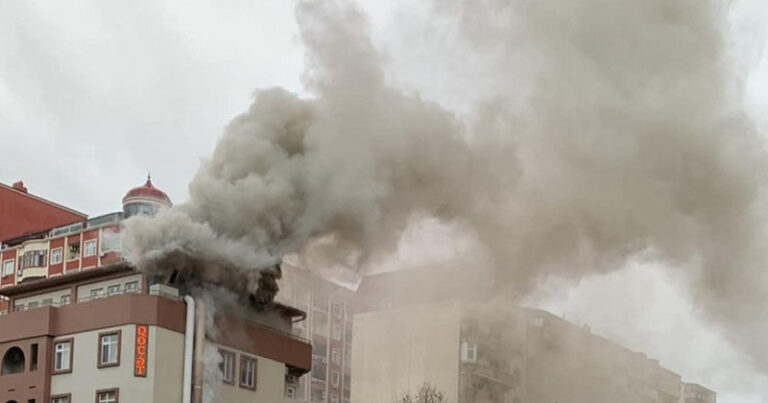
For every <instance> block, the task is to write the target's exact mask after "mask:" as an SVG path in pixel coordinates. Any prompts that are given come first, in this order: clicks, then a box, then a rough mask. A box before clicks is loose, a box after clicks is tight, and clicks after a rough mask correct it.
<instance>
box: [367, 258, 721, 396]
mask: <svg viewBox="0 0 768 403" xmlns="http://www.w3.org/2000/svg"><path fill="white" fill-rule="evenodd" d="M468 270H472V266H469V265H466V266H463V267H462V265H461V264H459V265H454V266H448V267H439V266H436V267H429V268H424V269H419V270H415V271H413V272H410V271H401V272H394V273H385V274H381V275H376V276H371V277H367V278H365V279H364V280H363V283H362V284H361V286H360V288H359V291H358V297H357V299H356V301H355V305H354V307H355V309H356V313H355V315H354V321H353V324H354V326H353V334H354V340H353V343H352V372H353V373H354V377H353V378H352V401H353V402H366V403H390V402H395V401H397V399H398V398H400V397H402V396H403V395H404V394H406V393H411V394H413V393H415V391H416V389H417V388H418V387H419V386H421V385H422V384H423V383H424V382H427V383H430V384H432V385H434V386H435V387H436V388H437V389H438V390H439V391H441V392H443V393H444V394H445V397H446V398H447V401H450V402H456V403H522V402H525V403H552V402H575V403H603V402H605V403H609V402H610V403H614V402H622V403H652V402H653V403H659V402H661V403H675V402H687V401H688V400H683V399H684V398H686V397H685V396H687V395H686V390H688V392H687V393H688V395H690V396H699V392H698V389H696V390H697V391H696V392H693V390H694V389H693V388H690V389H686V387H684V386H683V385H687V384H683V383H682V382H681V377H680V375H678V374H676V373H674V372H672V371H670V370H668V369H666V368H664V367H663V366H661V365H660V364H659V362H658V361H656V360H653V359H649V358H648V357H646V356H645V355H644V354H642V353H637V352H633V351H630V350H628V349H626V348H624V347H622V346H620V345H618V344H616V343H614V342H612V341H610V340H607V339H605V338H602V337H600V336H597V335H595V334H593V333H592V332H591V331H590V329H589V328H588V327H580V326H576V325H574V324H572V323H569V322H567V321H566V320H563V319H561V318H559V317H556V316H554V315H552V314H550V313H548V312H545V311H541V310H537V309H529V308H524V307H520V306H518V305H517V304H516V303H515V301H513V300H509V299H503V298H494V297H492V295H493V293H492V278H490V277H489V276H485V275H482V274H481V273H477V272H475V275H474V276H471V277H470V279H469V280H468V281H467V280H465V279H467V276H466V275H464V274H463V273H466V272H467V271H468ZM462 272H463V273H462ZM707 396H711V398H712V399H714V392H711V395H707ZM691 401H696V402H699V401H698V400H691ZM707 402H709V401H707Z"/></svg>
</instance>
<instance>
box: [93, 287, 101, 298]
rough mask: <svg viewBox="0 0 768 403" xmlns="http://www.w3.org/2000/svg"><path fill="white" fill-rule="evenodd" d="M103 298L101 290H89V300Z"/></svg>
mask: <svg viewBox="0 0 768 403" xmlns="http://www.w3.org/2000/svg"><path fill="white" fill-rule="evenodd" d="M102 296H104V289H103V288H94V289H92V290H91V299H98V298H101V297H102Z"/></svg>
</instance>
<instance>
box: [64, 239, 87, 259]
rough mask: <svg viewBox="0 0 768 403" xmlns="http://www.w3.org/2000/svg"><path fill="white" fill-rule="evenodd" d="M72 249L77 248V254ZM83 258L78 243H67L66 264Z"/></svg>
mask: <svg viewBox="0 0 768 403" xmlns="http://www.w3.org/2000/svg"><path fill="white" fill-rule="evenodd" d="M73 247H77V252H73V249H72V248H73ZM82 256H83V250H82V249H81V248H80V242H79V241H78V242H73V243H67V259H66V260H67V262H74V261H75V260H80V258H81V257H82Z"/></svg>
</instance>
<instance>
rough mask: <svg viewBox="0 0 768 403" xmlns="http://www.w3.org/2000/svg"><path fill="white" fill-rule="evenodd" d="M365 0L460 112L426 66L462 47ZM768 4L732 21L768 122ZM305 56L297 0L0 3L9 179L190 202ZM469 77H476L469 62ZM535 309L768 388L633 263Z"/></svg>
mask: <svg viewBox="0 0 768 403" xmlns="http://www.w3.org/2000/svg"><path fill="white" fill-rule="evenodd" d="M361 3H362V5H363V7H364V9H365V10H366V11H367V12H368V13H369V14H370V18H371V21H372V22H373V35H374V38H375V40H376V42H377V44H378V45H379V46H380V47H381V48H382V49H383V50H384V52H385V54H386V60H387V62H388V65H389V71H390V73H391V77H392V79H393V80H394V81H396V82H398V83H399V85H401V86H403V87H406V88H409V89H411V90H416V91H419V92H421V93H422V94H423V95H425V96H426V97H428V98H432V99H435V100H438V101H440V102H441V103H443V104H446V105H448V106H450V107H452V108H455V109H458V110H460V109H461V108H462V106H463V105H462V102H463V99H464V96H465V94H467V91H466V88H463V87H462V86H461V85H460V84H457V85H454V86H451V85H450V84H451V83H453V82H454V81H456V82H461V80H453V76H452V75H451V74H453V73H456V72H455V71H452V70H451V69H450V68H446V69H444V70H440V71H434V70H431V69H427V68H424V67H423V65H422V64H423V63H425V62H426V61H430V62H432V63H434V61H435V60H437V59H440V58H442V61H443V62H445V64H446V65H447V66H449V65H450V63H451V57H450V56H451V53H450V46H449V44H446V43H444V42H445V41H441V38H439V37H438V38H431V39H429V40H427V39H423V38H421V37H420V36H419V34H420V31H419V26H420V24H419V21H420V19H423V18H428V17H427V16H426V13H425V7H424V6H423V5H414V4H410V3H411V2H406V1H402V0H400V1H393V2H386V5H384V3H385V2H382V1H374V0H361ZM764 3H766V2H762V1H760V0H745V1H741V2H736V7H735V10H734V17H733V19H732V26H731V30H732V32H733V35H732V45H733V49H734V52H735V54H736V55H739V56H740V57H741V58H739V59H738V60H739V62H743V63H745V64H747V65H749V66H751V67H750V70H751V71H752V75H751V76H750V77H749V78H748V80H749V88H748V89H749V94H748V99H747V100H746V102H747V104H748V106H749V108H750V110H751V111H752V112H753V114H754V117H755V120H756V121H757V122H758V124H759V125H760V126H761V127H762V128H765V127H768V124H767V123H768V119H766V117H765V116H766V113H765V111H766V110H768V62H766V60H765V58H763V57H762V53H763V50H764V48H765V43H766V42H765V40H764V39H765V27H766V26H768V5H766V4H764ZM302 62H303V53H302V45H301V44H300V43H299V40H298V35H297V30H296V24H295V21H294V18H293V7H292V4H291V2H290V1H286V0H260V1H252V0H219V1H215V2H214V1H181V0H162V1H160V0H135V1H130V2H126V1H121V2H110V1H100V0H94V1H87V0H70V1H66V2H63V1H33V0H23V1H10V0H8V1H0V139H1V140H2V141H1V142H0V150H1V152H0V182H3V183H6V184H10V183H13V182H15V181H17V180H23V181H24V182H25V184H26V185H27V187H28V188H29V190H30V192H31V193H34V194H36V195H40V196H42V197H45V198H48V199H51V200H53V201H56V202H59V203H62V204H65V205H67V206H70V207H72V208H75V209H77V210H80V211H83V212H85V213H87V214H89V215H98V214H103V213H108V212H112V211H117V210H119V209H120V199H121V198H122V196H123V195H124V193H125V192H126V191H127V190H128V189H130V188H131V187H134V186H137V185H140V184H142V183H143V181H144V179H145V176H146V174H147V171H148V170H151V171H152V176H153V180H154V182H155V184H156V185H157V186H158V187H160V188H162V189H163V190H165V191H167V192H168V193H169V195H170V196H171V198H172V199H173V201H174V202H181V201H183V200H185V199H186V197H187V188H186V186H187V183H188V182H189V181H190V179H191V177H192V176H193V175H194V173H195V171H196V170H197V167H198V165H199V163H200V161H201V159H203V158H205V157H206V156H207V155H209V154H210V153H211V151H212V149H213V147H214V145H215V143H216V140H217V138H218V137H219V135H220V134H221V132H222V129H223V127H224V125H225V124H226V123H227V122H228V121H229V120H230V119H231V118H232V117H234V116H235V115H237V114H238V113H240V112H241V111H244V110H245V108H246V107H247V105H248V104H249V102H250V99H251V94H252V93H253V91H254V90H256V89H258V88H266V87H271V86H282V87H285V88H287V89H289V90H293V91H297V92H301V91H302V86H301V72H302ZM449 67H450V66H449ZM463 74H466V75H468V76H471V75H472V74H473V71H472V66H471V63H469V64H468V67H464V70H463ZM477 79H478V80H481V79H482V78H481V77H479V75H478V77H477ZM466 81H468V80H465V82H466ZM475 95H476V96H482V94H475ZM628 284H640V285H641V286H642V287H644V288H643V289H644V290H646V291H647V292H646V293H641V294H633V293H632V292H631V291H632V290H634V289H636V288H634V287H629V288H628V289H627V290H626V291H627V295H628V298H627V299H626V300H624V301H621V303H616V304H611V306H606V304H604V303H602V301H601V299H600V297H601V295H603V294H604V293H608V292H615V290H616V289H617V288H619V289H621V287H628V286H627V285H628ZM532 303H536V304H538V305H540V306H544V307H548V308H549V309H552V310H553V311H556V313H558V314H559V313H562V314H565V315H566V316H567V317H568V318H569V319H571V320H573V321H575V322H582V323H586V322H589V323H590V324H591V325H592V327H593V329H594V331H596V332H599V333H602V334H605V335H608V336H610V337H612V338H614V339H616V340H618V341H620V342H622V343H625V344H627V345H628V346H629V347H631V348H636V349H642V351H644V352H646V353H648V354H649V355H650V356H652V357H654V358H658V359H660V360H661V362H662V363H664V364H665V365H667V366H669V367H670V368H671V369H673V370H675V371H679V372H682V373H683V374H684V378H686V379H687V380H691V381H696V382H701V383H704V384H706V385H708V386H712V387H714V388H716V389H718V391H719V392H720V398H719V399H718V400H719V401H720V402H726V403H742V402H755V403H756V402H764V401H765V399H766V397H767V396H768V382H767V381H766V379H765V377H763V376H761V375H758V374H756V373H754V372H753V371H752V370H751V369H750V368H749V367H748V366H746V365H745V364H744V359H743V358H744V357H741V356H739V354H738V353H737V352H736V351H735V349H733V348H732V347H731V346H729V345H728V343H727V342H726V341H725V340H724V339H723V337H722V336H721V335H720V334H719V332H718V331H717V330H716V329H712V328H711V327H710V326H708V325H707V324H706V323H703V322H701V320H699V319H698V316H697V315H696V309H695V304H693V303H692V302H691V301H690V299H688V298H687V297H686V295H685V293H683V292H681V287H680V286H679V285H678V283H677V282H676V281H675V279H671V278H669V277H668V276H667V275H665V274H663V273H662V272H661V271H659V270H657V269H656V268H648V267H645V266H644V265H642V264H629V265H628V267H627V268H625V269H624V270H622V271H620V272H618V273H615V274H612V275H611V276H607V277H602V278H591V279H587V280H585V281H584V282H582V283H581V284H580V285H578V286H576V287H573V286H571V285H570V284H567V285H564V284H561V283H558V282H556V281H554V282H553V283H551V284H548V286H547V288H545V289H544V290H542V292H541V293H540V295H537V296H535V297H534V298H532ZM596 307H600V309H596ZM767 336H768V335H767Z"/></svg>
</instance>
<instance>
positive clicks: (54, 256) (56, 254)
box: [51, 248, 64, 264]
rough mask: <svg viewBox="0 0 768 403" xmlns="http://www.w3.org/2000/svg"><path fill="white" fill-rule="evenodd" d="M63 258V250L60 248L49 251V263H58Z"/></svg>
mask: <svg viewBox="0 0 768 403" xmlns="http://www.w3.org/2000/svg"><path fill="white" fill-rule="evenodd" d="M63 260H64V252H63V250H62V249H61V248H56V249H54V250H52V251H51V264H58V263H61V262H62V261H63Z"/></svg>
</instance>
